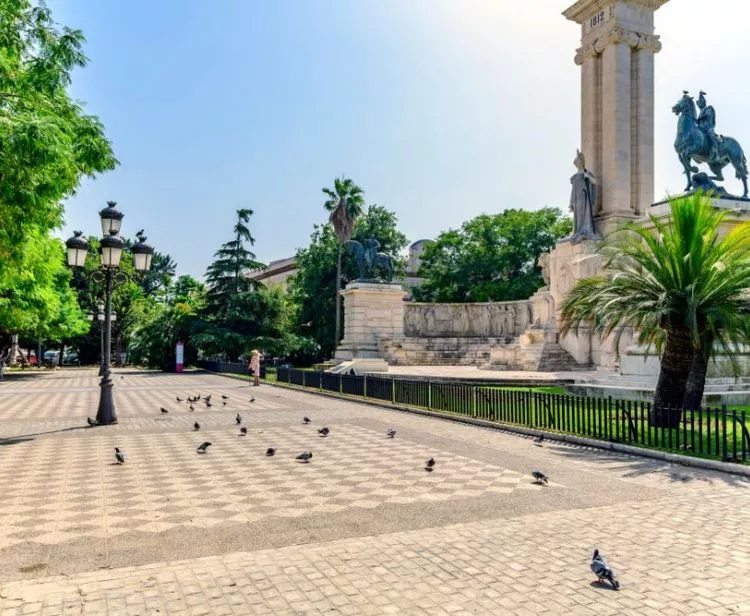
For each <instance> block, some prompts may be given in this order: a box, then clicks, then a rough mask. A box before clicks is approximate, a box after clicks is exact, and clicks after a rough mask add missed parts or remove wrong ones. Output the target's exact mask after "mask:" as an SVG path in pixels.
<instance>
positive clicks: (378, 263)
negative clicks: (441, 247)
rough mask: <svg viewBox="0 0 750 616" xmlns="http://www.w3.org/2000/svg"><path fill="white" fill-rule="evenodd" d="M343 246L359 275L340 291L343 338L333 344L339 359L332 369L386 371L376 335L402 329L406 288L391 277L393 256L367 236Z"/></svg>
mask: <svg viewBox="0 0 750 616" xmlns="http://www.w3.org/2000/svg"><path fill="white" fill-rule="evenodd" d="M346 246H347V247H348V248H349V250H350V251H351V252H352V253H353V254H354V258H355V260H356V262H357V268H358V269H359V278H358V279H357V280H354V281H352V282H350V283H349V284H348V285H347V286H346V288H345V289H344V290H343V291H342V292H341V295H342V296H343V298H344V339H343V340H342V341H341V343H340V344H339V346H338V347H337V348H336V354H335V356H334V359H335V360H337V361H338V362H341V363H339V364H338V365H337V366H335V367H334V368H333V370H332V372H349V371H354V372H360V371H362V372H386V371H387V370H388V364H387V363H386V362H385V360H384V359H383V358H382V353H381V351H380V349H379V347H378V339H379V338H381V337H384V336H385V337H390V336H393V335H394V334H399V333H401V332H403V328H404V296H405V295H406V293H405V291H404V290H403V288H402V287H401V285H400V284H394V283H392V282H391V280H392V279H393V259H392V258H391V257H390V255H387V254H385V253H382V252H380V251H379V250H380V242H378V241H377V240H376V239H374V238H369V239H366V240H364V242H362V243H360V242H357V241H353V240H350V241H348V242H347V243H346Z"/></svg>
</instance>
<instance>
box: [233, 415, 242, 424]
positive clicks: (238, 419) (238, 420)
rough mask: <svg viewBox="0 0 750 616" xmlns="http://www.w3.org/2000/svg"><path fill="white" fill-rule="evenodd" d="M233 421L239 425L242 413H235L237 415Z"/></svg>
mask: <svg viewBox="0 0 750 616" xmlns="http://www.w3.org/2000/svg"><path fill="white" fill-rule="evenodd" d="M234 421H235V422H236V423H237V425H238V426H239V425H240V424H241V423H242V415H240V414H239V413H237V417H235V418H234Z"/></svg>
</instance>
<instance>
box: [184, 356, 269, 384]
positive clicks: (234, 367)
mask: <svg viewBox="0 0 750 616" xmlns="http://www.w3.org/2000/svg"><path fill="white" fill-rule="evenodd" d="M196 365H197V366H198V367H199V368H203V370H208V371H209V372H223V373H225V374H248V370H247V364H246V363H243V362H231V361H211V360H208V359H199V360H198V361H197V362H196ZM260 378H262V379H264V378H266V366H265V364H263V363H261V364H260Z"/></svg>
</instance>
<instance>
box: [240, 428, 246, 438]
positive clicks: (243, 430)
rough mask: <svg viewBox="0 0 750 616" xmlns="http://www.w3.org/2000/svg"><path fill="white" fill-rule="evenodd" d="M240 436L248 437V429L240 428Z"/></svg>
mask: <svg viewBox="0 0 750 616" xmlns="http://www.w3.org/2000/svg"><path fill="white" fill-rule="evenodd" d="M240 436H247V428H245V427H242V428H240Z"/></svg>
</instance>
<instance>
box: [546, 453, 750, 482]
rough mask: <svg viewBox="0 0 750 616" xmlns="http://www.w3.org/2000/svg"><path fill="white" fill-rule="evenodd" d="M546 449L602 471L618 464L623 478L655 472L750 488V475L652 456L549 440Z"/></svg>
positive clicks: (679, 478)
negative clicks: (562, 443) (684, 464)
mask: <svg viewBox="0 0 750 616" xmlns="http://www.w3.org/2000/svg"><path fill="white" fill-rule="evenodd" d="M545 449H547V450H549V451H552V452H554V453H556V454H559V455H560V456H562V457H563V458H567V459H575V460H585V461H586V462H592V463H594V464H600V465H601V466H602V470H607V468H606V467H607V465H608V464H612V463H615V464H617V470H618V472H620V473H623V474H622V477H624V478H628V477H642V476H644V475H651V474H654V473H658V474H661V475H663V476H666V477H667V478H668V479H669V481H672V482H682V483H688V482H699V481H702V482H705V483H708V484H715V483H718V482H721V483H724V484H726V485H731V486H741V487H747V488H750V477H745V476H742V475H734V474H732V473H729V472H727V473H722V472H719V471H712V470H709V469H704V468H697V467H690V466H680V465H678V464H673V463H671V462H662V461H661V460H656V459H654V458H638V457H636V456H630V455H623V454H620V453H618V452H609V451H604V450H600V449H595V448H593V447H576V446H574V445H573V446H563V445H553V444H552V443H548V444H546V445H545Z"/></svg>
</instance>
